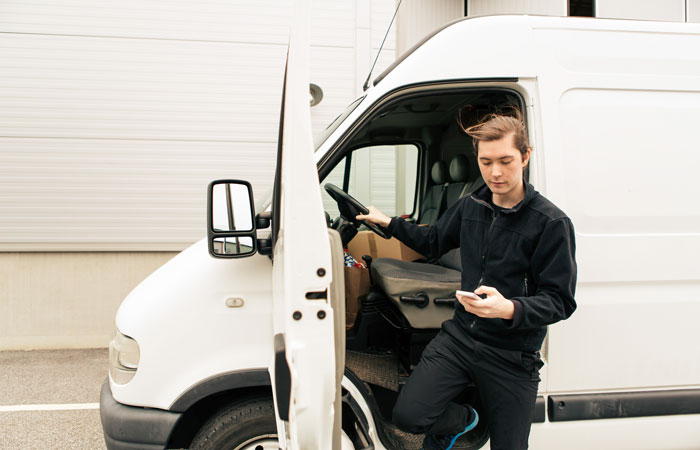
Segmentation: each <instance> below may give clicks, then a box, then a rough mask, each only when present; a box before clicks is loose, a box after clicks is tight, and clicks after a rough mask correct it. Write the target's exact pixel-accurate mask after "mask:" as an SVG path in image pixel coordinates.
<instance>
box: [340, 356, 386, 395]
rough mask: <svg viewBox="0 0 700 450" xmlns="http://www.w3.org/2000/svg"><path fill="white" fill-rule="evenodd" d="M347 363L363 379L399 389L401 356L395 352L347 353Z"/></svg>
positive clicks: (384, 386)
mask: <svg viewBox="0 0 700 450" xmlns="http://www.w3.org/2000/svg"><path fill="white" fill-rule="evenodd" d="M345 365H346V366H347V367H348V368H349V369H350V370H352V371H353V372H354V373H355V374H356V375H357V376H358V377H359V378H360V379H361V380H362V381H365V382H367V383H370V384H376V385H377V386H381V387H383V388H386V389H390V390H392V391H396V392H398V390H399V358H398V357H397V356H396V355H395V354H394V353H388V352H387V353H363V352H351V351H348V352H346V353H345Z"/></svg>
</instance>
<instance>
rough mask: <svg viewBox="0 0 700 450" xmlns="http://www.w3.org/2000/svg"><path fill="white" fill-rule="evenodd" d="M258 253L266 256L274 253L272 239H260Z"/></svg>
mask: <svg viewBox="0 0 700 450" xmlns="http://www.w3.org/2000/svg"><path fill="white" fill-rule="evenodd" d="M258 253H260V254H261V255H265V256H270V255H272V239H258Z"/></svg>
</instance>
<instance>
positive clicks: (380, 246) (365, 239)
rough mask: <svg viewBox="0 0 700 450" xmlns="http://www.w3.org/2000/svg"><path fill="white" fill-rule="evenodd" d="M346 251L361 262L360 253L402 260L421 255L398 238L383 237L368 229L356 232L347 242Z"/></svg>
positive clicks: (420, 256) (411, 259) (410, 259)
mask: <svg viewBox="0 0 700 450" xmlns="http://www.w3.org/2000/svg"><path fill="white" fill-rule="evenodd" d="M348 252H349V253H350V254H351V255H352V257H353V258H355V259H356V260H358V261H360V262H363V261H362V255H369V256H371V257H372V259H377V258H396V259H400V260H402V261H415V260H417V259H420V258H422V257H423V255H421V254H420V253H418V252H416V251H414V250H412V249H411V248H409V247H407V246H406V245H404V244H403V243H402V242H401V241H399V240H398V239H396V238H391V239H384V238H383V237H381V236H379V235H377V234H376V233H375V232H373V231H369V230H364V231H360V232H359V233H357V236H355V237H354V238H353V240H352V241H350V242H349V243H348Z"/></svg>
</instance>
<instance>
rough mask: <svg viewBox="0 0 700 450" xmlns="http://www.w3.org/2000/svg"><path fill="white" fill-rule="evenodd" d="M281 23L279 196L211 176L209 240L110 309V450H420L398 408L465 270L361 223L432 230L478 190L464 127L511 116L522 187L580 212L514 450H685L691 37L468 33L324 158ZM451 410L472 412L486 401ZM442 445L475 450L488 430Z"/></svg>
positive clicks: (451, 31)
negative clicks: (389, 220) (563, 307)
mask: <svg viewBox="0 0 700 450" xmlns="http://www.w3.org/2000/svg"><path fill="white" fill-rule="evenodd" d="M300 20H303V19H300ZM294 30H296V31H293V32H292V37H291V40H290V50H289V56H288V64H287V72H286V76H285V91H284V94H283V97H284V98H283V106H282V112H281V120H280V140H279V151H278V158H277V166H276V176H275V184H274V189H273V192H272V193H270V194H269V195H268V196H266V197H265V196H261V195H260V193H258V192H253V189H252V188H251V186H250V185H249V184H248V183H247V182H245V180H218V181H216V182H213V183H212V184H211V185H210V187H209V192H208V198H209V215H208V218H209V224H208V227H207V228H208V229H207V233H208V235H207V238H206V239H203V240H201V241H199V242H197V243H195V244H194V245H192V246H191V247H190V248H188V249H187V250H185V251H183V252H182V253H181V254H179V255H178V256H177V257H175V258H174V259H173V260H171V261H170V262H168V263H167V264H165V265H164V266H162V267H161V268H160V269H158V270H157V271H156V272H154V273H153V274H152V275H151V276H150V277H149V278H148V279H146V280H145V281H144V282H142V283H141V284H140V285H139V286H138V287H137V288H136V289H135V290H134V291H133V292H132V293H131V294H130V295H129V296H128V297H127V298H126V299H125V300H124V302H123V303H122V305H121V307H120V309H119V312H118V314H117V317H116V326H117V335H116V337H115V339H114V340H113V342H112V344H111V346H110V361H111V367H110V374H109V379H108V380H107V381H106V382H105V384H104V386H103V390H102V395H101V406H100V409H101V418H102V424H103V428H104V433H105V440H106V443H107V447H108V448H109V449H110V450H114V449H128V448H142V449H143V448H147V449H163V448H191V449H259V448H265V449H267V448H275V449H276V448H290V449H296V448H301V449H330V448H333V449H341V448H342V449H369V448H374V449H395V450H398V449H419V448H420V446H421V442H422V436H420V435H410V434H407V433H403V432H402V431H400V430H398V429H397V428H396V427H395V426H394V425H393V424H392V423H391V410H392V407H393V404H394V402H395V400H396V398H397V395H398V392H399V391H400V389H401V387H402V385H403V384H404V383H405V381H406V379H407V378H408V376H410V373H411V371H412V369H413V367H414V366H415V364H416V363H417V361H418V359H419V357H420V353H421V351H422V349H423V348H424V347H425V345H426V344H427V343H428V342H429V341H430V339H431V338H432V337H433V336H434V335H435V334H436V333H437V331H438V330H439V329H440V326H441V323H442V322H443V321H444V320H446V319H448V318H450V317H451V316H452V314H453V310H454V305H455V297H454V295H455V294H454V293H455V290H457V289H459V288H460V286H459V273H460V272H459V271H460V267H459V256H458V254H457V255H455V254H454V253H453V254H449V253H448V254H446V255H444V256H443V257H442V258H440V260H438V261H427V260H425V259H424V258H421V255H418V254H415V252H412V251H410V249H406V248H404V247H402V244H400V243H398V242H397V241H396V240H395V239H394V238H391V236H389V235H388V234H387V233H386V230H384V229H381V228H379V227H369V228H368V227H367V224H364V223H360V222H358V221H357V220H355V218H354V217H355V215H356V214H357V213H358V212H359V211H363V209H364V208H365V207H366V206H368V205H369V204H374V205H377V206H378V207H379V208H380V209H382V210H383V211H385V212H387V213H389V214H391V215H394V216H400V217H402V218H403V219H404V220H409V221H414V222H416V223H418V224H425V225H426V226H429V225H430V224H432V223H434V222H435V221H436V220H437V219H438V218H439V217H440V215H441V214H442V213H443V212H444V210H445V209H446V208H448V207H449V206H450V205H451V204H453V203H454V202H455V201H457V200H458V199H459V198H461V197H463V196H466V195H470V193H471V191H473V190H474V189H475V188H476V187H478V186H479V184H480V183H481V180H480V174H479V170H478V166H477V164H476V160H475V156H474V153H473V148H472V143H471V140H470V138H469V137H468V136H466V135H464V134H463V133H461V132H460V127H459V124H458V120H461V121H462V123H469V122H474V121H477V120H478V119H479V118H480V117H482V116H483V115H484V114H485V113H488V112H493V111H498V110H504V109H507V108H517V109H518V110H520V112H521V113H522V115H523V117H524V118H525V122H526V125H527V128H528V131H529V137H530V141H531V145H532V146H533V152H532V158H531V162H530V165H529V169H528V171H527V173H526V178H527V181H528V182H529V183H531V184H532V185H533V186H534V187H535V189H537V190H538V191H539V192H541V193H542V194H543V195H545V196H547V198H549V199H550V200H552V201H553V202H554V203H555V204H557V205H558V206H559V207H560V208H561V209H563V210H564V211H565V212H566V213H567V214H568V216H569V217H570V218H571V219H572V221H573V224H574V227H575V229H576V242H577V262H578V267H579V276H578V286H577V291H576V300H577V303H578V310H577V312H576V313H575V314H574V315H573V316H572V318H570V319H569V320H567V321H565V322H563V323H558V324H555V325H553V326H550V327H549V330H548V335H547V338H546V340H545V344H544V346H543V348H542V349H541V354H542V358H543V360H544V361H545V365H544V367H543V368H542V369H541V371H540V376H541V380H542V381H541V383H540V385H539V393H538V398H537V404H536V410H535V414H534V417H535V419H534V423H533V426H532V431H531V435H530V446H531V447H532V448H535V449H561V448H567V449H590V448H628V449H690V448H697V447H698V443H700V350H698V347H697V344H696V343H697V342H699V341H700V328H698V327H697V326H696V321H697V320H696V318H697V317H699V316H700V270H698V264H697V255H699V254H700V208H699V207H698V206H697V198H698V196H699V195H700V184H698V182H697V178H698V177H697V171H698V168H700V151H698V148H697V147H698V139H697V126H698V124H699V123H700V25H695V24H684V23H683V24H679V23H655V22H644V21H621V20H598V19H581V18H555V17H534V16H494V17H480V18H470V19H464V20H460V21H457V22H454V23H452V24H449V25H448V26H446V27H444V28H442V29H440V30H437V31H436V32H435V33H433V34H432V35H430V36H428V37H427V38H426V39H425V40H424V41H423V42H421V43H419V44H418V45H416V46H415V47H414V48H413V49H411V50H409V51H408V52H407V53H406V54H404V55H403V56H402V57H401V58H399V59H398V60H397V61H396V62H395V63H394V64H393V65H392V66H391V67H390V68H389V69H387V71H385V72H384V73H383V74H381V75H379V76H378V77H377V78H375V79H374V80H373V82H372V84H371V86H370V88H369V89H367V90H366V92H365V93H364V95H363V96H362V97H360V98H359V99H357V100H356V101H354V102H352V103H351V104H350V105H349V106H348V108H347V109H346V110H345V111H343V112H342V113H341V114H340V115H339V116H338V118H337V119H336V120H335V121H334V122H333V123H331V124H330V125H329V127H328V128H327V129H326V130H325V132H324V133H323V135H322V136H321V138H320V140H319V142H316V143H313V142H312V141H311V132H310V119H309V112H308V108H309V106H308V76H307V73H306V71H307V70H308V69H307V67H308V45H306V40H307V38H305V37H304V33H303V32H302V31H300V30H303V26H301V27H295V28H294ZM367 174H369V176H367ZM345 249H348V252H347V255H349V256H350V257H351V258H348V259H349V260H350V261H352V260H354V261H355V262H356V263H357V264H353V263H352V262H351V263H350V265H354V266H355V267H352V268H346V265H345V264H344V262H345V259H346V252H345ZM353 249H355V250H354V251H355V254H354V255H353V254H352V253H353V251H351V250H353ZM357 252H359V253H360V254H358V253H357ZM365 256H366V257H365ZM363 257H364V258H363ZM360 262H361V263H362V264H364V265H365V266H368V268H366V269H362V268H361V267H359V266H360V264H359V263H360ZM348 269H356V270H355V271H354V272H355V273H353V270H348ZM363 270H364V271H366V272H362V271H363ZM358 271H359V272H358ZM350 311H352V314H347V313H348V312H350ZM350 316H352V317H350ZM463 396H464V398H465V400H468V401H471V402H474V403H475V404H476V405H478V401H479V400H478V398H479V396H478V386H467V387H466V388H465V391H464V393H463ZM477 407H478V406H477ZM456 448H470V449H476V448H488V420H485V421H483V422H481V425H480V427H479V428H478V429H477V430H476V432H473V433H469V434H467V435H465V437H464V438H463V439H461V440H460V441H458V445H457V447H456Z"/></svg>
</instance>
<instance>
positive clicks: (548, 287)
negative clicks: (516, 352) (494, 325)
mask: <svg viewBox="0 0 700 450" xmlns="http://www.w3.org/2000/svg"><path fill="white" fill-rule="evenodd" d="M575 254H576V243H575V240H574V227H573V224H572V223H571V220H569V218H568V217H564V218H561V219H556V220H553V221H551V222H549V223H548V224H547V225H546V227H545V230H544V232H543V233H542V236H541V237H540V240H539V243H538V244H537V247H536V248H535V252H534V253H533V256H532V260H531V269H532V275H533V277H534V280H532V281H534V285H535V286H537V290H536V292H535V293H534V295H531V296H528V297H516V298H513V299H511V300H512V301H513V304H514V305H515V311H514V313H513V319H512V321H508V322H510V324H509V326H510V328H514V329H531V328H538V327H543V326H546V325H549V324H552V323H555V322H558V321H560V320H564V319H567V318H568V317H569V316H571V314H573V312H574V310H576V301H575V300H574V293H575V290H576V259H575V256H576V255H575Z"/></svg>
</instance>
